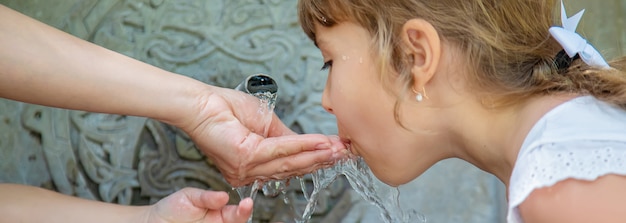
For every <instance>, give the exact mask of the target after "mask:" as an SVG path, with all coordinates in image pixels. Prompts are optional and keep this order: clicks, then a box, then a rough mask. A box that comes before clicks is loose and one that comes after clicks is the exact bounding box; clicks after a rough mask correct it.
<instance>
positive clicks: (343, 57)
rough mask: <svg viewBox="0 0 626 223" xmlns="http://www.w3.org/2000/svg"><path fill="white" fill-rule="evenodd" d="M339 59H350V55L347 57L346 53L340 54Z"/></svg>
mask: <svg viewBox="0 0 626 223" xmlns="http://www.w3.org/2000/svg"><path fill="white" fill-rule="evenodd" d="M341 59H342V60H348V59H350V57H349V56H346V55H343V56H341Z"/></svg>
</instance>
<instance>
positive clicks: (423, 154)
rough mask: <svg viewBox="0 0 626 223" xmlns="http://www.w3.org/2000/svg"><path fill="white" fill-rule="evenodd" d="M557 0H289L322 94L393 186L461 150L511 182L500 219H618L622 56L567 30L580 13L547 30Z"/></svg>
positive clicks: (625, 116) (624, 83) (621, 211)
mask: <svg viewBox="0 0 626 223" xmlns="http://www.w3.org/2000/svg"><path fill="white" fill-rule="evenodd" d="M556 5H557V3H556V2H555V1H554V0H518V1H501V0H473V1H465V0H389V1H385V2H384V4H381V2H380V1H377V0H358V1H357V0H301V1H300V2H299V6H298V7H299V16H300V21H301V25H302V27H303V29H304V31H305V32H306V34H307V35H308V36H309V37H310V38H311V40H313V41H314V42H315V44H316V46H318V47H319V49H320V50H321V53H322V55H323V57H324V66H323V69H328V70H329V74H328V75H329V76H328V80H327V84H326V88H325V90H324V94H323V98H322V104H323V106H324V107H325V109H326V110H327V111H328V112H330V113H332V114H334V115H335V116H336V117H337V125H338V129H339V135H340V137H342V138H343V140H344V141H346V142H348V143H349V145H350V149H351V151H352V152H353V153H355V154H357V155H359V156H362V157H363V158H364V159H365V161H366V162H367V163H368V165H369V166H370V168H371V170H372V171H373V173H374V174H375V175H376V176H377V177H378V178H380V179H381V180H382V181H383V182H385V183H387V184H389V185H393V186H397V185H401V184H404V183H407V182H409V181H410V180H412V179H414V178H416V177H418V176H419V175H420V174H422V173H423V172H424V171H425V170H426V169H428V168H429V167H430V166H432V165H433V164H435V163H436V162H438V161H440V160H443V159H446V158H450V157H458V158H461V159H464V160H466V161H468V162H470V163H472V164H474V165H476V166H477V167H479V168H481V169H483V170H485V171H487V172H490V173H492V174H494V175H495V176H496V177H498V178H499V179H500V180H501V181H502V182H503V183H504V184H505V185H506V186H507V187H508V197H509V209H508V217H507V219H508V221H509V222H618V221H621V222H623V220H624V219H626V176H625V175H626V164H623V163H624V161H626V110H624V109H626V74H625V72H624V70H625V69H624V65H625V62H626V60H625V59H624V58H621V59H619V60H616V61H614V62H611V63H608V64H607V63H606V62H605V61H604V59H602V57H601V56H600V54H599V53H597V51H595V49H593V47H591V46H590V45H588V44H587V43H586V42H585V41H584V39H582V38H581V37H580V36H579V35H578V34H576V33H575V32H574V30H575V26H576V23H577V21H575V20H577V19H579V18H580V14H579V15H577V16H575V17H574V18H573V19H572V20H570V19H568V18H567V17H564V18H563V19H562V22H563V24H564V27H562V28H561V27H555V28H552V29H551V28H550V27H551V26H552V25H554V24H556V23H555V21H554V19H553V14H554V13H553V11H554V9H555V6H556ZM563 14H564V13H563ZM572 21H573V22H572ZM572 26H573V27H572ZM581 40H582V42H581Z"/></svg>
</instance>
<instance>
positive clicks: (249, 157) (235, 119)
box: [179, 86, 347, 186]
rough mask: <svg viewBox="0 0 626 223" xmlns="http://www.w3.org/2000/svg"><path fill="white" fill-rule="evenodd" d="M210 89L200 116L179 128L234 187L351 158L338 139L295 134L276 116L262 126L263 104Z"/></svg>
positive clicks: (245, 97)
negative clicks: (345, 157)
mask: <svg viewBox="0 0 626 223" xmlns="http://www.w3.org/2000/svg"><path fill="white" fill-rule="evenodd" d="M208 87H209V88H211V89H210V90H209V92H211V93H210V94H207V96H206V97H203V98H201V99H200V100H199V101H200V102H199V103H198V105H199V106H200V107H199V108H198V109H197V111H198V112H197V113H195V114H194V115H191V116H189V117H188V118H189V119H190V120H188V121H185V122H182V123H186V124H183V125H182V126H179V127H181V129H183V130H184V131H185V132H187V133H188V134H189V135H190V137H191V139H192V140H193V141H194V142H195V143H196V145H197V146H198V147H199V148H200V150H201V151H202V152H203V153H204V154H206V155H207V156H208V157H209V158H210V159H211V160H212V161H213V162H214V163H215V164H216V166H217V167H218V168H219V169H220V171H221V172H222V174H223V175H224V177H225V179H226V180H227V181H228V182H229V183H230V184H231V185H233V186H241V185H245V184H249V183H251V182H253V181H254V180H256V179H283V178H288V177H292V176H298V175H304V174H306V173H310V172H312V171H314V170H316V169H319V168H322V167H326V166H330V165H332V164H333V163H334V162H335V161H337V160H338V159H340V158H342V157H343V156H344V155H345V154H346V153H347V150H346V148H345V145H344V144H343V143H341V141H340V140H339V138H338V137H336V136H325V135H321V134H303V135H298V134H295V133H294V132H293V131H291V130H290V129H289V128H288V127H287V126H285V125H284V124H283V123H282V122H281V121H280V119H279V118H278V117H277V116H276V115H275V114H272V116H271V119H268V120H267V121H263V120H266V119H264V117H262V116H263V114H261V113H260V112H259V106H260V102H259V100H258V99H257V98H255V97H253V96H250V95H247V94H245V93H242V92H239V91H235V90H232V89H226V88H219V87H213V86H208ZM266 125H269V127H268V128H267V129H266ZM265 131H267V137H264V136H263V135H264V133H265Z"/></svg>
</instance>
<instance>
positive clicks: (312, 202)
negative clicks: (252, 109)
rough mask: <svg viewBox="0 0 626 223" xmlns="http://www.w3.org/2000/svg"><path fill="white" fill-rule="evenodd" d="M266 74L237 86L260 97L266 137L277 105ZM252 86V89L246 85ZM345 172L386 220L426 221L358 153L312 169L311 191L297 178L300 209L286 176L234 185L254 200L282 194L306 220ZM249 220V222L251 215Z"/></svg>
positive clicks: (300, 222) (303, 221)
mask: <svg viewBox="0 0 626 223" xmlns="http://www.w3.org/2000/svg"><path fill="white" fill-rule="evenodd" d="M259 78H265V79H264V80H263V81H262V82H263V83H265V84H272V85H274V86H273V88H267V87H260V88H259V86H260V85H262V83H261V82H258V81H259V80H261V79H259ZM267 78H269V76H260V77H257V79H256V80H255V78H254V75H253V76H250V77H248V78H247V79H246V80H245V81H244V82H242V83H241V84H240V85H239V86H238V87H237V88H236V89H238V90H241V91H244V92H247V93H249V94H252V95H254V96H256V97H257V98H259V100H260V102H261V105H260V107H259V113H260V114H261V115H262V116H263V117H264V118H263V119H262V121H264V123H266V125H265V126H266V127H265V129H264V132H263V136H265V137H267V130H268V127H269V122H270V121H271V118H272V115H273V110H274V107H275V105H276V99H277V88H276V86H275V83H274V81H273V80H272V79H271V78H270V79H267ZM246 87H249V88H253V89H248V88H246ZM341 176H345V177H346V179H347V180H348V182H349V183H350V186H352V188H353V189H354V190H355V191H356V192H357V193H358V194H359V195H361V197H363V199H365V200H366V201H368V202H370V203H372V204H374V205H375V206H376V207H378V208H379V210H380V211H381V213H380V216H381V218H382V220H383V221H384V222H386V223H397V222H416V223H418V222H426V219H425V218H424V216H423V215H421V214H420V213H418V212H416V211H414V210H405V209H404V208H403V207H402V206H401V205H400V191H399V189H398V188H397V187H390V186H387V185H384V184H382V183H376V182H377V179H375V177H374V176H373V174H372V173H371V171H370V169H369V167H368V166H367V164H366V163H365V161H363V159H362V158H360V157H349V158H346V159H344V160H340V161H339V162H337V163H336V164H335V165H334V166H332V167H329V168H325V169H319V170H317V171H315V172H313V173H311V177H312V181H313V188H312V192H310V193H309V192H308V191H309V188H307V187H306V183H305V180H304V179H302V178H297V180H299V181H300V187H301V190H302V192H303V194H304V198H305V199H306V201H307V205H306V207H305V208H304V210H303V211H298V210H295V207H294V206H293V205H290V204H291V203H292V202H291V201H290V200H289V197H288V196H285V193H286V192H287V186H286V185H287V181H288V180H289V179H286V180H271V181H267V182H261V181H255V182H254V183H253V184H251V185H247V186H243V187H238V188H234V189H235V191H237V193H238V194H239V197H240V198H241V199H243V198H246V197H251V198H252V199H253V200H254V199H255V198H256V195H257V193H258V192H259V191H262V192H263V194H264V195H265V196H272V197H273V196H278V195H281V194H282V195H283V201H284V202H285V204H287V206H290V207H291V210H290V211H292V216H295V218H294V222H297V223H307V222H308V221H309V220H310V219H311V216H312V214H313V212H314V211H315V207H316V205H317V201H318V197H319V195H320V192H322V191H324V190H325V189H326V188H328V187H329V186H330V185H331V184H332V183H333V182H334V181H335V180H336V179H337V178H338V177H341ZM248 222H250V223H251V222H252V217H250V219H249V221H248Z"/></svg>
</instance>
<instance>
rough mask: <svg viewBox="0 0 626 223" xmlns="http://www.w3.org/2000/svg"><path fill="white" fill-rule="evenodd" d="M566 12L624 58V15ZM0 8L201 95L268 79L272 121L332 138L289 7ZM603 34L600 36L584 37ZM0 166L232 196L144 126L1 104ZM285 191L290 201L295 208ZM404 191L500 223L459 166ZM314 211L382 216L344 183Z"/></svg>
mask: <svg viewBox="0 0 626 223" xmlns="http://www.w3.org/2000/svg"><path fill="white" fill-rule="evenodd" d="M568 2H570V1H566V3H568ZM571 2H572V4H568V11H570V12H572V13H573V12H575V11H578V10H579V9H581V8H588V11H587V14H586V15H585V17H584V19H583V23H582V24H581V29H582V30H583V32H584V34H586V35H589V36H591V37H593V39H590V41H591V42H593V43H594V44H596V43H597V44H596V45H597V46H598V48H599V49H600V50H601V51H603V52H609V55H610V57H613V56H617V55H622V54H623V52H624V46H625V45H624V44H623V43H624V42H626V40H625V39H624V36H626V35H624V29H623V28H616V27H623V23H624V16H623V15H624V14H623V13H621V14H620V12H624V11H626V4H624V3H623V1H621V0H611V1H606V2H607V3H605V2H604V1H603V5H600V4H599V3H597V4H596V3H592V2H593V1H571ZM608 2H611V3H610V4H609V3H608ZM0 3H2V4H5V5H7V6H9V7H12V8H14V9H17V10H18V11H22V12H24V13H25V14H27V15H29V16H32V17H34V18H37V19H39V20H41V21H44V22H46V23H48V24H50V25H53V26H55V27H58V28H60V29H62V30H64V31H66V32H68V33H71V34H73V35H75V36H78V37H80V38H83V39H86V40H88V41H91V42H94V43H96V44H99V45H102V46H104V47H107V48H109V49H112V50H115V51H118V52H121V53H123V54H126V55H128V56H131V57H133V58H136V59H139V60H142V61H145V62H147V63H150V64H153V65H156V66H158V67H161V68H163V69H166V70H170V71H173V72H176V73H179V74H182V75H187V76H190V77H193V78H195V79H198V80H200V81H203V82H206V83H209V84H214V85H219V86H224V87H234V86H235V85H236V84H238V83H239V82H240V81H241V80H242V79H243V78H244V77H246V76H247V75H249V74H253V73H259V72H262V73H267V74H271V75H272V76H273V77H275V78H276V79H277V81H278V84H279V85H280V86H279V88H280V93H279V94H280V96H279V99H278V105H277V109H276V111H277V113H278V115H279V116H280V117H281V119H282V120H283V121H284V122H285V123H286V124H287V125H288V126H290V127H291V128H293V129H294V130H296V131H298V132H304V133H326V134H334V133H335V132H336V127H335V123H334V118H333V117H332V116H331V115H329V114H327V113H326V112H325V111H324V110H323V109H322V107H321V105H320V98H321V91H322V90H323V87H324V83H325V74H324V72H321V71H319V68H320V67H321V64H322V59H321V56H320V55H319V52H318V51H317V49H316V48H315V47H314V46H313V44H312V43H311V42H310V41H309V40H308V39H307V38H306V37H305V36H304V34H303V33H302V32H301V30H300V27H299V25H298V24H297V17H296V13H297V12H296V10H295V4H296V1H294V0H288V1H285V0H184V1H183V0H180V1H179V0H176V1H165V0H67V1H46V0H0ZM603 9H604V10H603ZM619 15H622V16H621V17H620V16H619ZM596 21H598V22H596ZM599 22H602V24H606V25H605V26H591V25H590V24H598V23H599ZM585 24H587V25H585ZM620 24H621V26H620ZM611 27H613V28H611ZM596 33H601V34H602V35H598V34H596ZM609 34H610V35H609ZM620 43H621V45H620ZM620 47H621V48H620ZM0 154H2V156H1V157H0V182H17V183H23V184H30V185H36V186H41V187H45V188H50V189H53V190H57V191H60V192H62V193H65V194H71V195H75V196H80V197H84V198H89V199H97V200H103V201H107V202H114V203H121V204H133V205H138V204H148V203H152V202H154V201H156V200H157V199H160V198H161V197H163V196H166V195H168V194H169V193H171V192H173V191H175V190H177V189H179V188H182V187H185V186H196V187H201V188H209V189H213V190H225V191H229V190H230V189H231V188H230V186H229V185H228V184H226V183H225V182H224V180H223V179H222V178H221V176H220V174H219V172H218V171H217V170H216V169H215V168H214V167H213V166H212V165H211V164H210V163H207V162H206V161H205V159H204V158H203V156H202V155H201V154H200V153H199V152H198V151H197V150H196V149H195V147H194V145H193V143H192V142H191V141H190V140H189V138H188V137H186V135H184V134H183V133H181V132H180V131H178V130H177V129H175V128H172V127H170V126H167V125H164V124H162V123H159V122H156V121H154V120H150V119H145V118H140V117H128V116H118V115H105V114H94V113H85V112H80V111H68V110H62V109H54V108H48V107H42V106H37V105H30V104H24V103H18V102H14V101H8V100H0ZM292 185H293V186H297V184H292ZM292 189H293V190H291V191H290V192H289V196H293V197H294V198H295V197H298V196H300V195H299V194H298V193H297V192H296V191H297V190H295V188H292ZM400 191H401V203H402V205H403V206H405V207H407V208H408V209H415V210H417V211H418V212H421V213H422V214H424V215H425V217H426V218H427V220H428V222H477V223H478V222H480V223H484V222H503V221H504V220H503V215H504V207H505V205H506V201H505V199H504V191H505V190H504V188H503V186H502V184H501V183H499V182H498V181H497V180H496V179H495V178H494V177H493V176H491V175H489V174H486V173H484V172H482V171H480V170H478V169H476V168H475V167H473V166H471V165H469V164H467V163H465V162H462V161H459V160H456V159H451V160H445V161H442V162H440V163H438V164H437V165H435V166H434V167H432V168H431V169H429V170H428V171H427V172H426V173H425V174H424V175H423V176H421V177H420V178H418V179H416V180H415V181H413V182H411V183H409V184H407V185H405V186H402V187H401V188H400ZM232 195H233V198H234V199H238V198H237V197H236V196H235V193H232ZM321 199H322V200H321V201H320V205H319V206H318V211H317V212H316V214H315V217H314V221H313V222H344V223H352V222H380V220H378V213H379V212H378V210H377V209H376V208H374V207H373V206H372V205H371V204H369V203H367V202H365V201H363V199H361V198H360V197H359V196H358V195H356V194H355V193H353V191H352V190H351V189H349V187H348V186H347V184H346V183H345V181H340V182H338V183H336V184H335V185H333V186H332V187H331V188H330V189H329V190H328V191H327V193H324V196H323V197H322V198H321ZM255 202H256V206H255V221H256V222H268V221H269V222H274V221H285V222H289V221H288V219H289V216H287V208H286V207H285V205H284V204H283V203H282V199H277V198H273V197H260V198H258V199H257V200H256V201H255Z"/></svg>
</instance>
